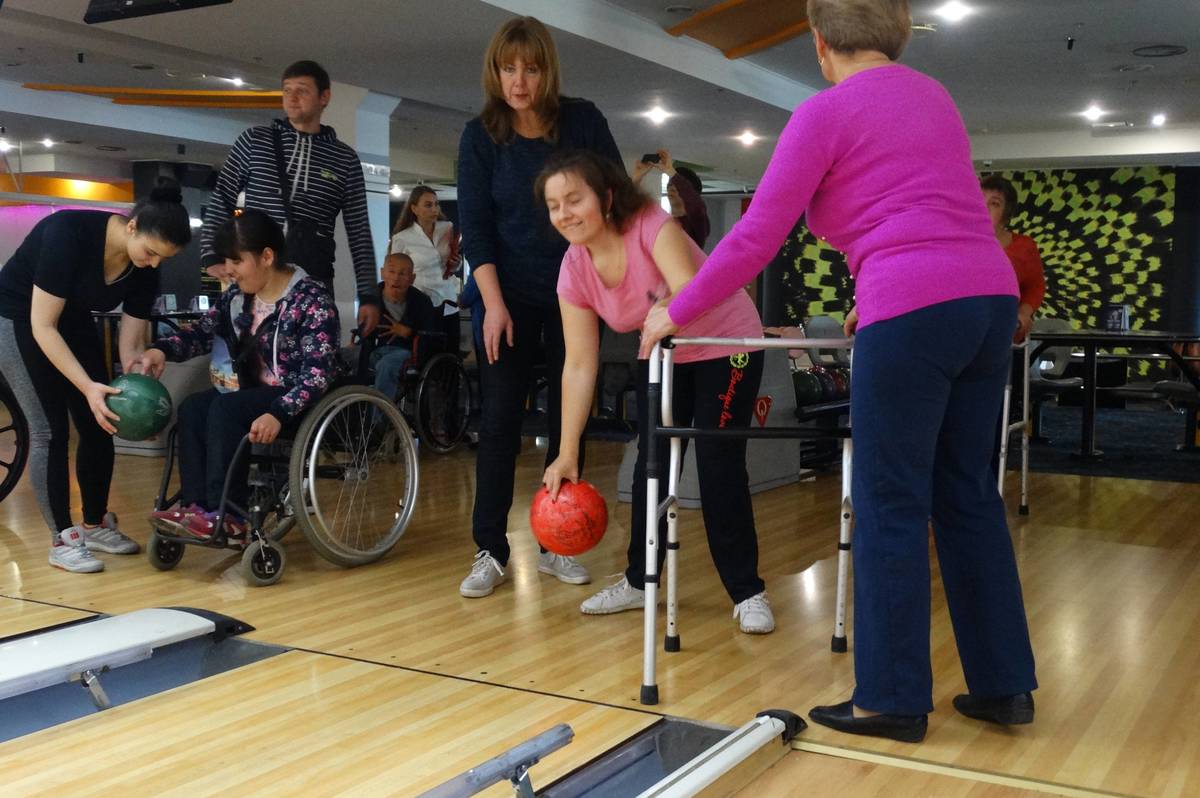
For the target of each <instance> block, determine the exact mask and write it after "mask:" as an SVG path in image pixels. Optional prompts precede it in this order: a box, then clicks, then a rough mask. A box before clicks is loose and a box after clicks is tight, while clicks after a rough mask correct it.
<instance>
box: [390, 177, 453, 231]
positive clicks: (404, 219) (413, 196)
mask: <svg viewBox="0 0 1200 798" xmlns="http://www.w3.org/2000/svg"><path fill="white" fill-rule="evenodd" d="M426 194H433V195H434V196H435V197H436V196H437V192H436V191H434V190H433V189H431V188H430V187H429V186H416V187H415V188H413V190H412V193H410V194H409V195H408V201H407V202H405V203H404V210H402V211H400V218H399V219H397V220H396V227H395V228H394V229H393V230H392V235H396V233H399V232H400V231H401V230H407V229H408V228H410V227H412V226H413V225H414V224H416V223H417V215H416V214H415V213H413V206H414V205H416V204H417V203H418V202H420V201H421V197H424V196H425V195H426ZM445 218H446V217H445V216H443V215H442V214H440V213H439V214H438V219H445Z"/></svg>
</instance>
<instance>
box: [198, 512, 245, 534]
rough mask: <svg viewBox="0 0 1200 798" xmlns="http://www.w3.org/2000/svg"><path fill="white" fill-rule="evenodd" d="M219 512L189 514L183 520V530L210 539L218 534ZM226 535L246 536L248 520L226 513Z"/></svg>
mask: <svg viewBox="0 0 1200 798" xmlns="http://www.w3.org/2000/svg"><path fill="white" fill-rule="evenodd" d="M218 515H219V513H205V512H199V513H192V514H189V515H187V516H186V517H185V518H184V521H183V530H184V532H186V533H187V534H189V535H191V536H193V537H196V538H199V539H201V540H208V539H209V538H211V537H212V536H213V535H214V534H216V531H217V529H216V527H217V516H218ZM225 536H226V537H228V538H231V539H241V538H245V537H246V522H245V521H243V520H242V519H240V518H236V517H234V516H232V515H230V514H228V513H226V514H225Z"/></svg>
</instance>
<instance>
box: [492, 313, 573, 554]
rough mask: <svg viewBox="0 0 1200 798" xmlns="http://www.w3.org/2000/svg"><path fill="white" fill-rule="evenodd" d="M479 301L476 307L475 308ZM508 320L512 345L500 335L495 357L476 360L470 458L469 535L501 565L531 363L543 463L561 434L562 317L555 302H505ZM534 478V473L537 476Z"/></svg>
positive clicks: (548, 460) (553, 455)
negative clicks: (541, 399)
mask: <svg viewBox="0 0 1200 798" xmlns="http://www.w3.org/2000/svg"><path fill="white" fill-rule="evenodd" d="M481 309H482V304H480V306H479V307H477V308H476V310H477V311H478V310H481ZM508 312H509V315H510V316H511V317H512V323H513V345H512V346H511V347H510V346H509V345H508V342H507V340H506V339H505V338H504V337H503V336H501V340H500V357H499V359H498V360H497V361H496V362H495V363H490V364H489V363H488V362H487V356H486V354H485V355H484V357H483V358H482V359H481V360H480V362H479V380H480V386H481V389H482V394H483V396H482V400H483V406H482V408H481V411H482V417H481V419H480V427H479V450H478V452H477V453H476V458H475V509H474V512H473V513H472V516H471V526H472V534H473V536H474V538H475V545H476V546H477V547H478V548H479V550H480V551H488V552H490V553H491V555H492V556H493V557H495V558H496V560H497V561H498V562H500V564H501V565H505V564H507V563H508V555H509V546H508V537H507V535H508V511H509V510H510V509H511V508H512V500H513V481H514V479H515V477H516V467H517V455H518V454H519V453H520V451H521V421H522V419H523V417H524V414H525V402H526V400H527V399H528V398H529V393H530V389H531V388H532V387H533V379H534V372H533V369H534V366H535V365H537V363H539V362H541V360H542V357H543V354H544V356H545V362H546V380H547V382H548V386H547V387H548V389H549V398H548V401H547V404H546V421H547V423H548V424H549V433H550V446H549V448H548V449H547V450H546V465H549V464H550V463H552V462H554V460H555V458H557V457H558V445H559V435H560V434H561V432H562V418H561V411H562V370H563V357H564V355H565V351H564V347H563V330H562V317H561V316H560V315H559V310H558V306H557V305H548V306H544V307H543V306H538V305H523V304H519V303H509V305H508ZM579 471H580V474H581V475H582V473H583V441H582V440H580V442H579ZM539 476H540V475H539Z"/></svg>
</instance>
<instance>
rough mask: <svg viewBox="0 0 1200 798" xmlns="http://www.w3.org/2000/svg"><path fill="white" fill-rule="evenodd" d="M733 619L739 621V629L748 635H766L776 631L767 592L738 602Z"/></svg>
mask: <svg viewBox="0 0 1200 798" xmlns="http://www.w3.org/2000/svg"><path fill="white" fill-rule="evenodd" d="M733 617H734V618H737V619H738V627H739V628H740V629H741V630H742V631H743V632H745V633H746V634H748V635H765V634H770V633H771V632H773V631H775V615H774V614H773V613H772V612H771V603H770V602H769V601H767V594H766V592H765V591H764V592H762V593H759V594H758V595H756V596H751V597H750V598H748V599H746V600H745V601H741V602H738V604H737V606H736V607H734V608H733Z"/></svg>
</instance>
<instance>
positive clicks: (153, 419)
mask: <svg viewBox="0 0 1200 798" xmlns="http://www.w3.org/2000/svg"><path fill="white" fill-rule="evenodd" d="M110 385H111V386H112V387H113V388H119V389H120V391H121V392H120V393H118V394H109V396H108V398H107V399H105V400H104V403H105V404H106V405H108V409H109V410H111V411H113V412H114V413H116V414H117V415H118V416H120V417H121V420H120V421H114V422H113V426H114V427H116V428H117V437H119V438H124V439H125V440H127V441H144V440H146V439H147V438H149V437H151V436H153V435H157V434H158V433H160V432H162V431H163V430H164V429H166V426H167V424H170V423H171V394H170V393H168V392H167V389H166V387H165V386H164V385H163V384H162V383H161V382H159V381H158V380H156V379H153V378H151V377H147V376H145V375H144V374H122V375H121V376H120V377H117V378H116V379H115V380H113V381H112V382H111V383H110Z"/></svg>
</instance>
